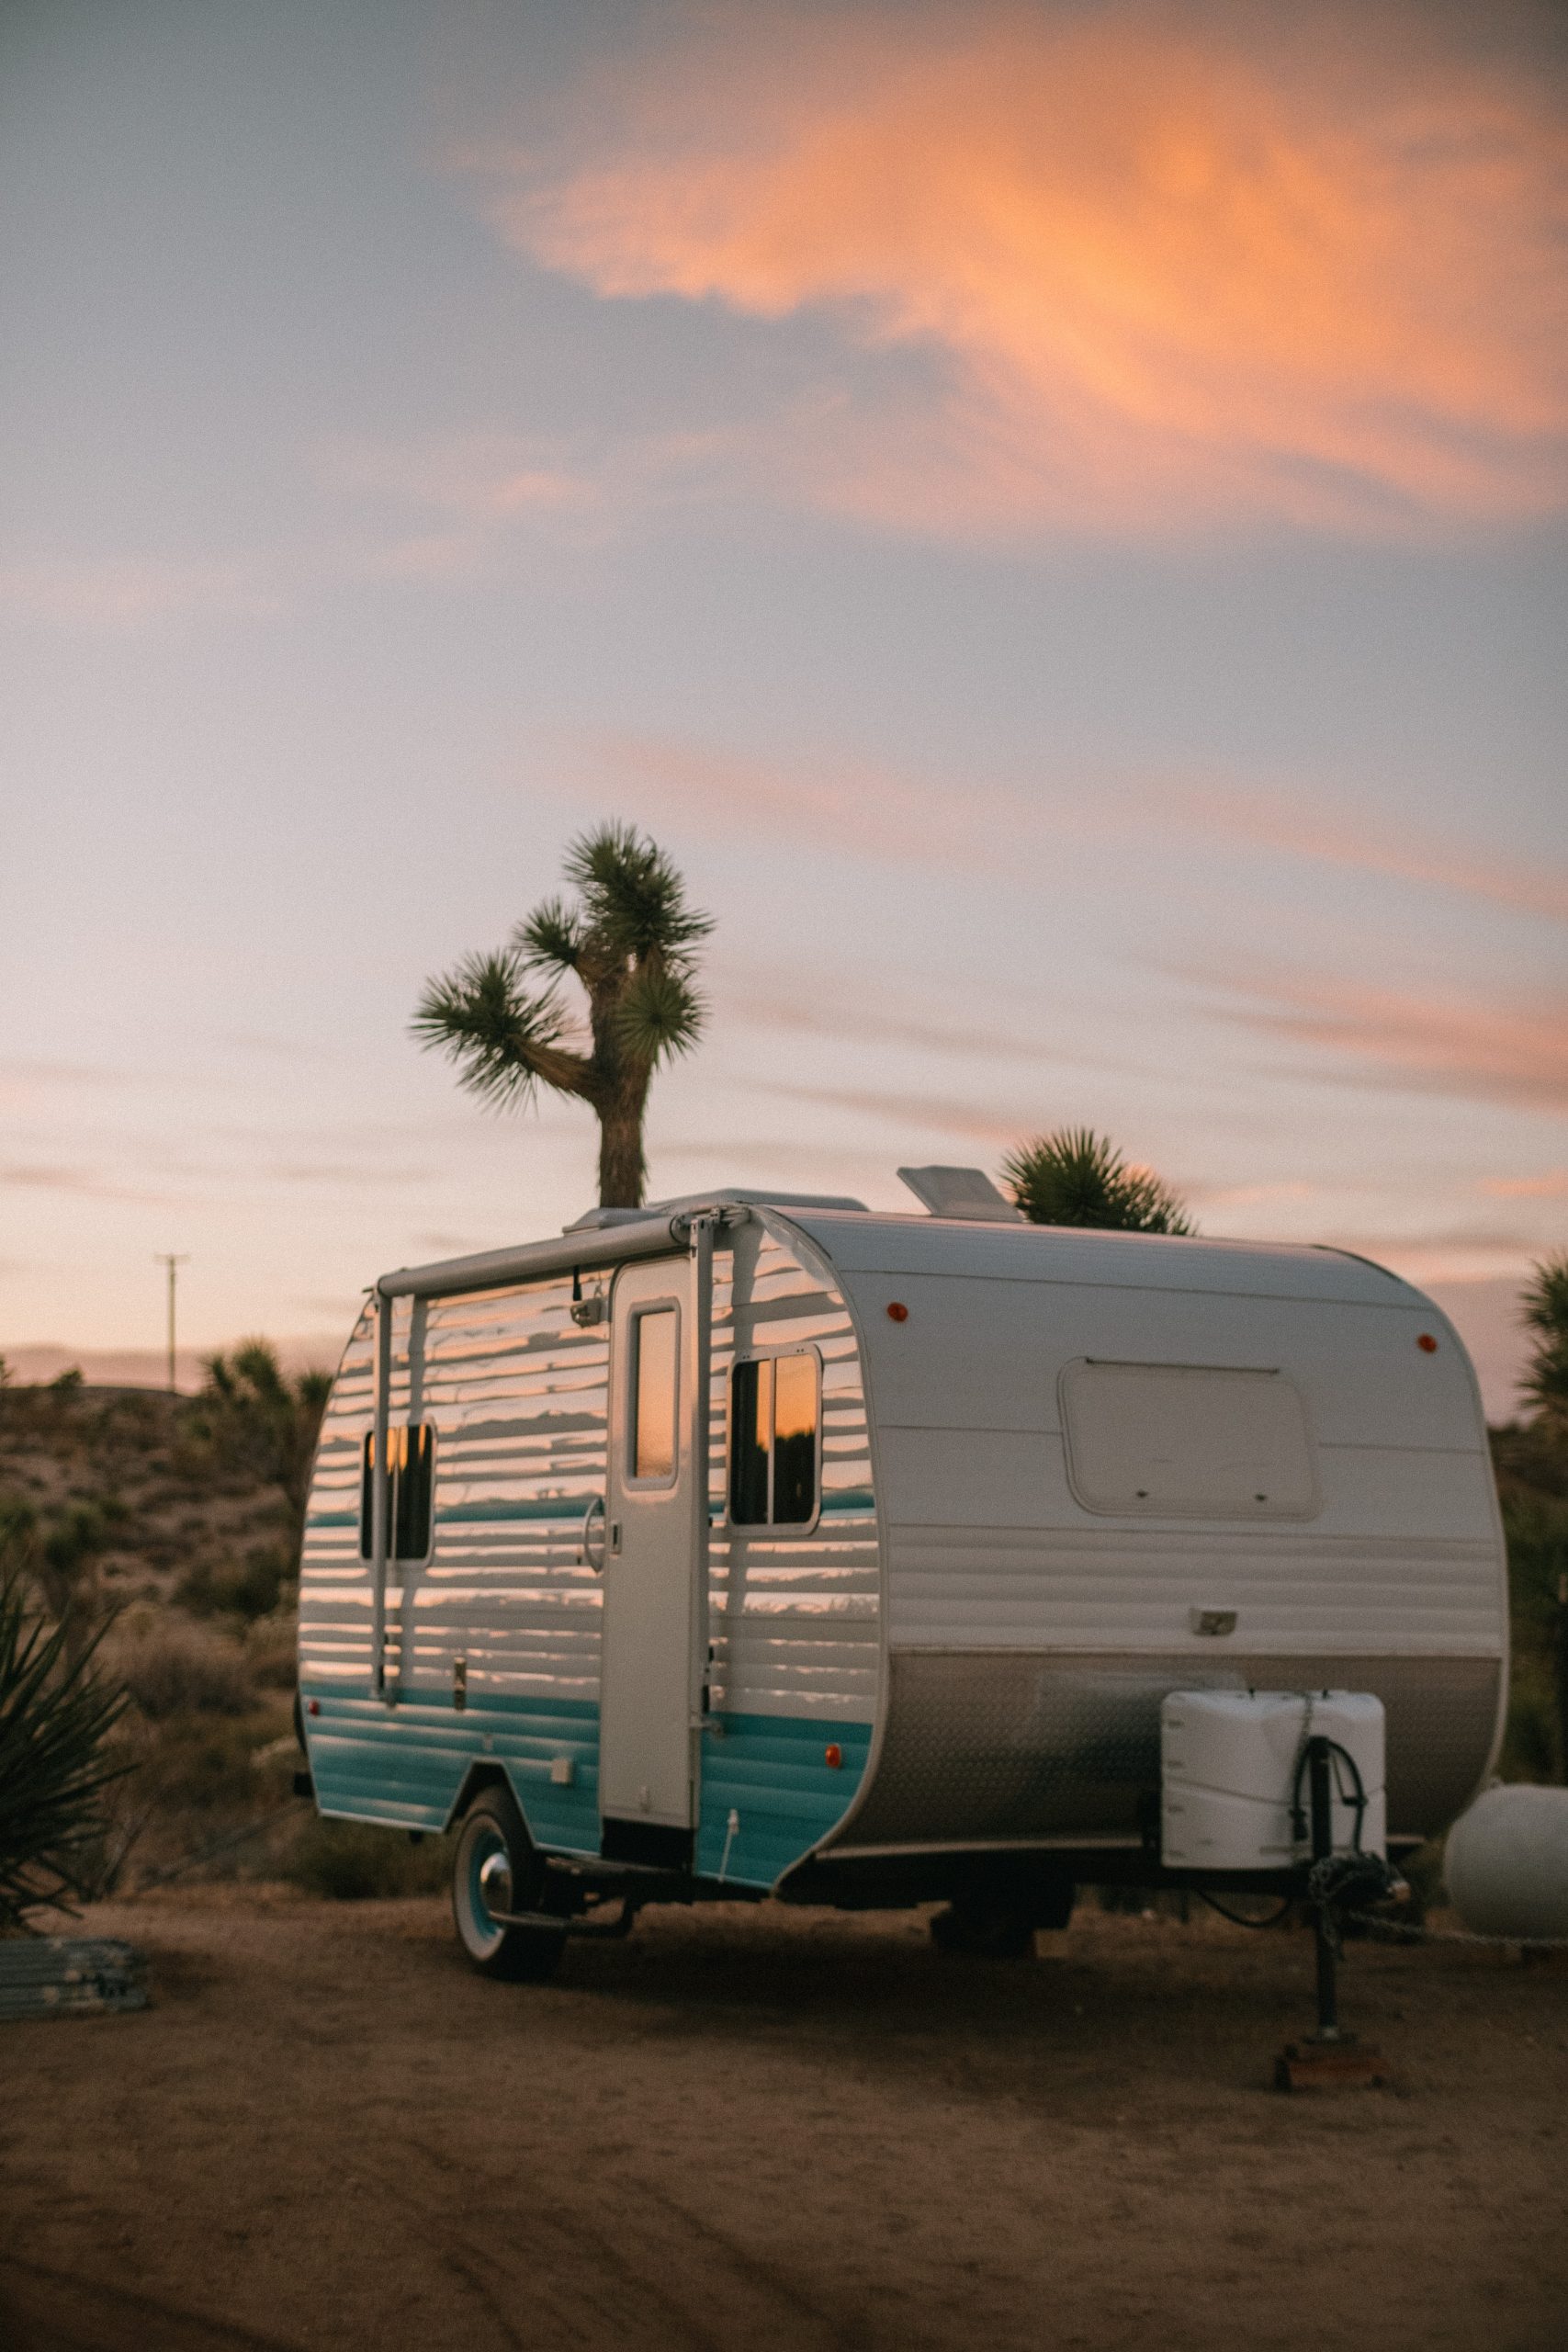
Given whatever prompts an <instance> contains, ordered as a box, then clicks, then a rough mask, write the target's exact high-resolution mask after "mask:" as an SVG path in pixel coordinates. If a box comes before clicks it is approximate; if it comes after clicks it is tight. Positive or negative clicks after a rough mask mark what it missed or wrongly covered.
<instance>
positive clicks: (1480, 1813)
mask: <svg viewBox="0 0 1568 2352" xmlns="http://www.w3.org/2000/svg"><path fill="white" fill-rule="evenodd" d="M1443 1876H1444V1877H1445V1878H1446V1879H1447V1881H1448V1886H1449V1893H1450V1895H1451V1896H1452V1897H1453V1902H1454V1908H1455V1910H1456V1911H1457V1912H1458V1913H1459V1916H1460V1917H1461V1919H1462V1920H1463V1921H1464V1924H1465V1926H1466V1927H1467V1928H1469V1929H1470V1931H1471V1933H1472V1935H1477V1936H1518V1937H1520V1938H1526V1939H1528V1938H1529V1937H1531V1936H1568V1789H1536V1788H1530V1787H1528V1786H1525V1785H1523V1784H1521V1785H1519V1786H1517V1787H1513V1788H1495V1789H1487V1790H1485V1791H1484V1792H1483V1794H1482V1795H1480V1796H1478V1797H1477V1798H1476V1800H1475V1803H1474V1804H1472V1806H1471V1808H1470V1810H1469V1812H1468V1813H1461V1815H1460V1817H1459V1819H1458V1820H1457V1821H1456V1822H1455V1823H1454V1826H1453V1827H1452V1828H1451V1829H1450V1831H1449V1842H1448V1846H1447V1848H1446V1849H1445V1851H1444V1856H1443Z"/></svg>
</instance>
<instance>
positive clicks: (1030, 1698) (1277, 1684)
mask: <svg viewBox="0 0 1568 2352" xmlns="http://www.w3.org/2000/svg"><path fill="white" fill-rule="evenodd" d="M1501 1671H1502V1668H1501V1666H1500V1663H1499V1661H1498V1660H1497V1659H1495V1658H1388V1657H1291V1658H1279V1657H1274V1658H1265V1657H1253V1658H1248V1657H1233V1658H1229V1659H1227V1660H1226V1661H1225V1663H1224V1666H1213V1667H1208V1666H1205V1665H1203V1664H1201V1663H1200V1662H1198V1661H1195V1660H1194V1659H1193V1658H1191V1657H1143V1658H1139V1659H1137V1660H1135V1661H1134V1660H1128V1659H1126V1658H1115V1657H1081V1656H1080V1657H1060V1656H1055V1657H1052V1656H1050V1655H1043V1654H1041V1653H1039V1652H1028V1651H1014V1652H1012V1653H1007V1652H999V1651H985V1652H976V1651H967V1652H962V1651H961V1652H952V1651H949V1652H931V1651H919V1650H915V1651H895V1652H894V1654H893V1656H892V1657H891V1659H890V1660H889V1689H888V1713H887V1728H886V1736H885V1738H884V1741H883V1746H882V1752H881V1756H880V1758H879V1760H878V1762H877V1765H876V1769H875V1775H874V1780H873V1781H872V1783H871V1785H870V1786H869V1787H868V1788H867V1790H866V1792H865V1793H864V1795H863V1800H862V1803H861V1804H860V1805H859V1807H858V1808H857V1809H856V1811H855V1813H854V1814H853V1815H852V1817H851V1819H850V1821H849V1822H848V1823H847V1824H846V1826H845V1829H844V1831H843V1833H842V1834H841V1837H840V1839H839V1840H836V1841H835V1844H836V1845H837V1846H838V1847H839V1848H840V1849H841V1850H844V1851H852V1850H853V1849H856V1848H861V1847H867V1846H891V1845H913V1844H919V1845H965V1844H973V1843H976V1842H977V1841H980V1840H984V1839H990V1838H1082V1839H1083V1840H1084V1842H1085V1843H1092V1842H1093V1840H1094V1839H1095V1838H1097V1837H1104V1836H1108V1835H1110V1836H1125V1835H1127V1834H1128V1833H1130V1832H1135V1831H1136V1830H1137V1828H1138V1826H1139V1817H1138V1806H1139V1799H1140V1798H1141V1797H1143V1796H1144V1795H1145V1792H1148V1791H1150V1790H1153V1789H1156V1788H1157V1787H1158V1785H1159V1711H1160V1702H1161V1700H1162V1699H1163V1698H1164V1697H1165V1694H1166V1693H1167V1691H1188V1690H1248V1689H1251V1690H1265V1691H1292V1690H1295V1691H1300V1690H1314V1689H1315V1690H1324V1689H1335V1690H1349V1691H1371V1692H1373V1693H1375V1695H1376V1696H1377V1697H1378V1698H1380V1699H1381V1700H1382V1702H1383V1706H1384V1708H1385V1710H1386V1711H1387V1717H1388V1799H1389V1806H1388V1819H1389V1828H1390V1833H1391V1834H1392V1835H1393V1836H1395V1837H1404V1836H1430V1835H1432V1834H1434V1833H1435V1832H1436V1831H1438V1829H1441V1828H1442V1827H1444V1826H1446V1824H1447V1823H1448V1822H1450V1820H1452V1818H1453V1817H1454V1815H1456V1814H1457V1813H1458V1812H1460V1810H1461V1807H1462V1806H1463V1805H1464V1804H1465V1802H1466V1800H1467V1799H1468V1798H1469V1796H1470V1795H1471V1793H1472V1791H1473V1789H1474V1787H1475V1784H1476V1782H1477V1781H1478V1780H1479V1779H1480V1777H1481V1774H1482V1772H1483V1770H1484V1769H1485V1766H1486V1761H1487V1758H1488V1756H1489V1754H1490V1751H1491V1746H1492V1733H1493V1726H1494V1724H1495V1717H1496V1708H1497V1697H1498V1683H1499V1678H1500V1675H1501Z"/></svg>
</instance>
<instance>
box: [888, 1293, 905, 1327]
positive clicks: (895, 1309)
mask: <svg viewBox="0 0 1568 2352" xmlns="http://www.w3.org/2000/svg"><path fill="white" fill-rule="evenodd" d="M887 1312H888V1314H889V1315H890V1316H891V1317H892V1318H893V1320H894V1322H895V1323H907V1322H908V1319H909V1310H908V1307H907V1306H905V1304H904V1302H903V1300H902V1299H900V1298H896V1299H894V1301H893V1302H892V1304H891V1306H889V1307H888V1309H887Z"/></svg>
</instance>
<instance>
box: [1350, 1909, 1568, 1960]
mask: <svg viewBox="0 0 1568 2352" xmlns="http://www.w3.org/2000/svg"><path fill="white" fill-rule="evenodd" d="M1340 1917H1341V1918H1342V1919H1344V1920H1345V1921H1347V1922H1349V1921H1350V1920H1354V1921H1355V1923H1356V1925H1357V1926H1358V1927H1359V1928H1371V1930H1372V1932H1373V1933H1374V1935H1380V1936H1396V1937H1397V1936H1403V1937H1404V1939H1405V1940H1406V1941H1407V1942H1409V1943H1422V1944H1491V1945H1494V1946H1495V1947H1496V1948H1497V1949H1498V1950H1501V1951H1568V1936H1478V1935H1473V1934H1472V1932H1471V1930H1470V1929H1469V1928H1428V1927H1426V1926H1413V1925H1411V1924H1409V1923H1407V1922H1406V1921H1405V1920H1404V1919H1381V1918H1379V1917H1378V1915H1377V1914H1376V1912H1374V1911H1344V1912H1341V1913H1340Z"/></svg>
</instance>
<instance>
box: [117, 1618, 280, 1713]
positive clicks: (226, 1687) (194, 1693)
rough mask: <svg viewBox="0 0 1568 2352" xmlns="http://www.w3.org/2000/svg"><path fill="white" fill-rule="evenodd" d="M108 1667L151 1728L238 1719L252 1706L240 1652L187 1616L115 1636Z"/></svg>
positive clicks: (252, 1692)
mask: <svg viewBox="0 0 1568 2352" xmlns="http://www.w3.org/2000/svg"><path fill="white" fill-rule="evenodd" d="M113 1663H114V1667H115V1670H116V1672H117V1673H118V1676H119V1678H120V1679H121V1681H122V1682H123V1683H124V1685H125V1687H126V1689H127V1690H128V1691H130V1695H131V1697H132V1698H133V1699H134V1700H135V1702H136V1704H137V1705H138V1707H140V1709H141V1713H143V1714H144V1715H145V1716H147V1717H148V1719H149V1720H150V1721H151V1722H152V1723H162V1722H164V1721H166V1720H167V1718H168V1717H169V1716H171V1715H180V1714H218V1715H243V1714H245V1713H248V1712H249V1711H250V1709H251V1708H253V1707H254V1704H255V1698H254V1691H253V1688H252V1680H251V1672H250V1668H249V1666H248V1664H247V1662H246V1658H245V1655H244V1652H243V1650H242V1649H241V1648H240V1647H239V1646H238V1645H237V1644H236V1643H234V1642H231V1641H227V1640H225V1639H224V1637H223V1636H222V1635H221V1634H218V1633H216V1632H213V1631H211V1630H210V1629H209V1628H208V1627H207V1626H204V1625H197V1624H195V1623H193V1622H192V1621H191V1620H190V1619H189V1618H188V1617H175V1616H171V1615H165V1616H164V1617H163V1618H161V1619H160V1620H158V1621H156V1622H153V1623H142V1624H141V1625H140V1626H137V1627H134V1628H130V1629H128V1630H126V1631H125V1632H123V1633H121V1634H119V1635H118V1636H117V1637H116V1640H115V1645H114V1650H113Z"/></svg>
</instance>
